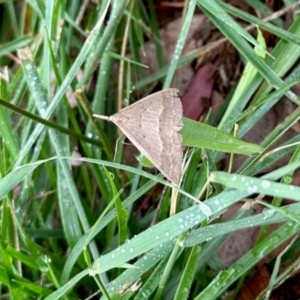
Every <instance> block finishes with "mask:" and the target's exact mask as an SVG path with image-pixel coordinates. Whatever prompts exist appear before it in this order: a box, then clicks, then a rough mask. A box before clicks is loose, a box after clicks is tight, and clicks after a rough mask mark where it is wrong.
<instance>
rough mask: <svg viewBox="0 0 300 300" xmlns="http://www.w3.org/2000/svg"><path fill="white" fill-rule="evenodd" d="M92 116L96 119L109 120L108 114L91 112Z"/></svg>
mask: <svg viewBox="0 0 300 300" xmlns="http://www.w3.org/2000/svg"><path fill="white" fill-rule="evenodd" d="M93 117H95V118H97V119H102V120H106V121H110V117H108V116H103V115H98V114H93Z"/></svg>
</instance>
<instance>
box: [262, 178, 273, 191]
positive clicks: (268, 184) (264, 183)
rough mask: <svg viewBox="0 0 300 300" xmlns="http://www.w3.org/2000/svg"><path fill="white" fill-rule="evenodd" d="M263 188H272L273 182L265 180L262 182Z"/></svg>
mask: <svg viewBox="0 0 300 300" xmlns="http://www.w3.org/2000/svg"><path fill="white" fill-rule="evenodd" d="M261 186H262V187H263V188H264V189H267V188H269V187H270V186H271V182H270V181H269V180H263V181H262V182H261Z"/></svg>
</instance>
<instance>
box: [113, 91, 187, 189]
mask: <svg viewBox="0 0 300 300" xmlns="http://www.w3.org/2000/svg"><path fill="white" fill-rule="evenodd" d="M109 120H110V121H112V122H113V123H115V124H116V125H117V126H118V127H119V128H120V129H121V131H122V132H123V133H124V134H125V135H126V136H127V137H128V139H129V140H130V141H131V142H132V143H133V145H134V146H135V147H136V148H137V149H138V150H139V151H140V152H141V153H142V154H144V155H145V156H146V157H147V158H148V159H149V160H150V161H151V162H152V163H153V164H154V165H155V167H156V168H157V169H158V170H159V171H160V172H161V173H162V174H164V175H165V176H166V177H167V178H168V179H169V180H170V181H172V182H173V183H175V184H178V183H179V181H180V176H181V168H182V136H181V134H179V133H178V131H179V130H180V129H181V128H182V126H183V124H182V104H181V100H180V98H179V97H178V90H177V89H166V90H163V91H160V92H158V93H155V94H152V95H150V96H147V97H145V98H143V99H142V100H140V101H138V102H136V103H134V104H132V105H130V106H128V107H126V108H124V109H122V110H120V111H119V112H118V113H116V114H114V115H113V116H111V117H110V118H109Z"/></svg>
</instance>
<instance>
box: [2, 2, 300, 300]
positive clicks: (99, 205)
mask: <svg viewBox="0 0 300 300" xmlns="http://www.w3.org/2000/svg"><path fill="white" fill-rule="evenodd" d="M82 2H83V1H77V0H75V1H69V2H68V3H66V1H56V2H54V1H34V0H32V1H27V2H25V1H9V0H7V1H0V11H1V13H2V15H1V18H0V26H1V27H0V30H1V35H0V66H1V75H2V76H1V78H0V80H1V82H0V138H1V140H0V141H1V142H0V147H1V148H0V149H1V151H0V155H1V159H0V196H1V197H0V199H1V202H0V205H1V210H0V219H1V222H0V224H1V225H0V298H1V299H2V298H3V299H4V298H9V299H47V300H49V299H99V298H100V297H102V298H103V299H220V297H221V296H223V295H225V294H226V293H228V292H230V293H231V295H233V296H232V299H234V295H235V294H236V293H238V290H239V288H240V287H241V286H243V284H244V282H245V280H246V278H247V276H248V275H249V274H252V270H253V267H254V266H255V265H256V264H257V263H258V262H259V261H260V260H261V259H262V258H264V257H266V256H267V255H268V254H269V253H270V252H271V251H272V250H273V249H275V248H277V247H279V246H280V245H282V243H284V242H285V241H288V240H289V238H291V237H293V236H294V235H295V234H296V233H298V231H299V229H300V218H299V217H298V215H299V213H300V206H299V205H298V203H297V201H299V200H300V198H299V195H300V193H299V187H297V186H292V185H291V182H292V179H293V176H294V173H295V170H297V168H299V167H300V163H299V156H300V152H299V146H298V143H299V140H300V135H299V134H297V135H295V136H294V137H293V138H292V139H290V140H289V141H287V142H286V143H285V144H279V145H278V144H277V145H276V146H277V147H280V149H279V150H278V151H277V152H270V150H271V149H272V147H273V146H274V143H275V142H278V140H279V138H280V137H282V136H283V135H284V134H285V133H286V131H287V130H288V129H290V128H291V127H292V126H293V125H294V124H295V123H296V122H298V120H299V118H300V110H299V108H297V109H295V110H294V111H293V112H291V113H290V115H288V116H287V118H286V119H284V120H283V121H282V123H279V124H277V126H276V127H275V128H274V129H273V130H272V131H271V132H270V133H269V134H268V135H267V136H265V138H264V140H263V141H262V143H261V144H260V147H257V146H255V145H251V144H250V145H249V144H247V145H246V144H243V142H241V141H239V140H238V139H234V138H232V140H234V141H236V143H237V144H234V147H233V148H238V147H243V146H244V145H245V147H246V146H247V147H248V146H249V147H250V148H251V147H253V148H251V149H250V150H247V151H248V152H243V153H247V154H249V153H254V152H255V153H257V152H258V151H259V153H258V154H256V155H253V156H250V157H248V158H247V160H246V161H245V162H244V163H243V165H241V166H240V168H239V170H238V171H237V172H236V174H230V173H229V172H227V170H223V169H220V164H219V161H220V159H221V158H222V157H223V156H224V151H229V152H237V151H234V149H232V148H230V147H229V146H228V145H226V143H225V144H224V145H222V143H224V140H226V139H227V138H228V134H232V132H233V130H234V125H235V124H236V123H237V124H238V125H239V129H238V132H237V137H238V138H242V137H243V136H244V135H245V134H246V133H247V132H248V131H249V130H250V129H251V128H252V127H253V126H254V125H255V124H256V123H257V122H258V121H259V120H260V119H261V118H264V115H265V114H266V113H267V112H268V111H269V110H270V109H271V108H272V107H273V106H274V105H275V104H276V103H277V102H278V101H279V100H280V98H281V97H282V96H283V95H284V96H286V97H287V98H288V99H289V100H290V101H292V102H293V103H294V104H296V105H297V106H298V105H299V103H300V101H299V100H300V99H299V97H298V96H297V95H295V94H294V92H293V91H292V89H291V87H292V86H293V85H295V84H297V83H299V81H300V80H299V78H300V68H299V66H298V65H297V64H296V62H297V61H298V60H299V56H300V38H299V36H300V18H299V17H298V16H296V15H295V16H294V19H293V22H292V24H291V26H290V28H289V29H288V30H284V29H283V28H282V26H283V25H282V24H284V17H285V15H282V16H280V17H278V18H277V19H276V20H274V22H270V23H267V22H265V21H264V20H263V19H258V18H257V17H255V16H254V15H249V14H248V13H246V12H243V11H240V10H239V9H237V8H234V7H231V6H230V5H228V4H226V3H223V2H222V1H219V0H215V1H211V0H209V1H208V0H201V1H200V0H191V1H186V3H185V4H186V7H185V8H184V9H183V10H182V11H183V12H184V14H183V18H182V27H181V32H180V34H179V38H178V42H177V45H176V48H175V51H174V53H173V58H172V61H171V63H170V64H166V62H165V61H164V59H163V51H164V49H163V48H162V46H161V44H160V34H159V24H158V15H157V10H156V9H155V7H154V1H153V0H149V1H139V0H135V2H133V1H129V0H124V1H119V0H111V1H109V0H105V1H99V2H100V4H97V5H96V4H94V3H93V2H89V6H88V9H87V10H86V11H85V13H84V15H83V18H82V19H80V20H79V21H78V19H77V18H78V15H79V14H80V11H81V10H83V9H84V7H83V3H82ZM224 2H226V1H224ZM247 2H249V4H250V2H251V6H254V8H255V9H256V10H257V11H260V13H261V15H262V16H264V17H265V16H268V15H269V14H270V13H271V12H270V11H269V9H268V8H267V7H266V6H265V5H264V4H263V2H261V1H258V0H257V1H247ZM285 2H288V1H285ZM290 2H291V3H292V2H293V1H289V3H290ZM145 3H147V4H149V7H148V6H147V7H146V6H145ZM197 7H199V8H200V9H201V10H202V11H203V13H205V15H206V16H207V17H208V18H209V19H210V20H211V21H212V23H213V24H214V25H215V26H216V27H217V28H218V29H219V30H220V32H221V33H222V34H223V35H224V37H225V38H227V39H228V40H229V42H230V43H231V44H232V45H233V46H234V47H235V48H236V49H237V50H238V52H239V53H240V55H241V56H242V58H243V60H244V62H245V71H244V74H243V75H242V76H241V77H240V80H239V82H238V83H237V86H236V89H235V90H234V91H233V92H232V93H231V95H232V96H231V98H230V101H228V105H227V106H226V107H222V108H221V109H224V112H223V113H220V114H219V116H221V117H219V118H217V117H215V118H214V120H213V122H214V125H216V126H215V127H217V128H218V129H220V131H216V129H209V126H207V125H211V124H210V119H208V121H207V123H208V124H207V125H206V124H200V125H199V126H197V125H195V124H194V123H192V122H191V121H189V120H187V119H185V120H184V124H185V128H184V130H183V131H182V134H183V135H184V136H183V141H184V145H185V146H194V148H192V149H190V151H188V152H187V154H186V156H185V161H186V168H185V175H184V178H183V181H182V184H181V186H180V187H179V188H177V187H175V186H174V185H173V184H171V183H170V182H168V181H166V180H164V179H163V178H162V176H161V175H159V174H158V175H153V174H152V173H149V172H148V171H149V170H145V171H144V170H142V168H141V166H139V167H132V166H128V165H127V164H124V163H122V158H123V156H124V155H123V151H124V143H122V141H119V142H118V141H117V139H118V137H119V131H118V130H117V128H116V127H115V126H113V125H112V124H109V123H106V122H104V121H99V120H96V119H95V118H93V117H92V115H93V113H97V114H104V115H110V114H113V113H115V112H116V111H118V110H119V109H120V108H121V107H124V101H123V99H124V98H126V99H130V101H131V102H133V101H136V100H137V97H135V96H134V95H135V93H132V89H133V87H134V88H135V90H136V91H138V93H139V96H140V97H139V98H142V97H143V96H146V95H147V94H149V93H150V92H151V91H152V90H153V86H155V85H159V86H161V87H163V88H168V87H171V85H172V80H173V77H174V73H175V71H176V70H177V69H178V68H180V66H182V65H184V64H187V63H191V62H192V61H193V60H194V59H195V58H196V57H199V56H201V55H203V54H204V53H205V47H201V48H199V49H195V50H194V51H192V52H191V53H189V54H187V55H184V56H183V55H182V50H183V47H184V45H185V43H186V38H187V34H188V31H189V26H190V24H191V20H192V18H193V15H194V14H195V9H196V8H197ZM298 9H299V6H298ZM294 10H295V8H294ZM232 15H234V16H236V17H237V19H236V18H232ZM239 18H240V19H243V20H245V21H247V22H248V23H249V24H250V25H252V26H255V25H257V26H258V27H259V29H264V30H266V31H269V32H271V33H273V34H274V35H276V36H277V37H278V42H277V44H276V46H275V48H274V49H273V50H272V51H271V52H267V50H266V49H265V46H264V40H263V38H261V37H258V38H257V39H256V37H255V36H252V35H250V34H249V32H248V31H247V30H245V28H243V27H241V26H240V24H239V22H238V21H237V20H238V19H239ZM258 36H259V35H258ZM149 38H150V39H151V40H153V42H154V45H155V51H156V55H157V61H158V65H159V66H160V68H159V71H157V72H156V73H154V74H151V75H149V76H147V77H145V76H144V75H143V68H144V67H145V66H144V65H143V64H142V61H141V53H140V51H139V49H140V48H143V47H144V43H145V40H146V39H149ZM128 53H130V57H129V56H128ZM125 56H126V57H125ZM66 93H68V94H66ZM67 95H68V96H67ZM70 95H72V96H71V97H75V96H76V99H77V106H76V108H73V107H72V106H71V105H70V102H69V99H70ZM216 116H218V114H216ZM206 126H207V127H206ZM201 130H202V132H203V134H202V133H201ZM210 130H212V131H210ZM212 134H216V135H219V136H218V140H222V143H217V144H214V142H215V140H210V139H209V138H210V135H212ZM201 137H202V138H201ZM116 144H117V147H115V145H116ZM285 145H287V146H288V147H283V146H285ZM75 147H77V148H78V150H79V152H80V154H81V156H82V157H81V158H79V159H77V162H80V163H81V165H80V166H78V167H75V166H73V165H72V159H71V158H72V152H73V150H74V148H75ZM202 147H205V149H204V148H202ZM115 149H116V150H115ZM247 149H248V148H247ZM260 150H261V151H260ZM287 155H290V160H289V163H288V164H287V165H286V166H284V167H281V168H278V169H275V170H274V171H272V172H270V173H268V174H264V175H263V176H261V173H260V172H261V171H262V170H263V169H264V168H266V167H267V166H270V165H272V164H274V163H275V162H277V161H278V160H279V159H281V158H282V157H285V156H287ZM233 159H234V157H233ZM157 183H160V184H161V185H160V186H161V188H160V189H158V190H157V189H155V187H156V184H157ZM257 194H259V197H258V198H259V203H261V204H262V205H265V210H264V211H263V212H262V213H260V214H258V215H254V216H252V215H251V214H250V211H251V209H248V210H245V211H242V212H239V213H237V214H236V215H235V216H234V217H233V218H232V219H231V220H229V221H227V222H222V219H221V218H220V216H221V215H222V214H223V213H224V212H225V211H227V210H228V208H229V207H230V206H231V205H232V204H234V203H236V202H238V201H240V200H243V199H245V198H250V197H252V199H256V198H255V196H256V195H257ZM149 195H152V196H149ZM266 195H268V196H269V199H270V197H271V199H272V201H271V202H270V201H267V199H266ZM148 196H149V197H150V198H151V199H152V201H156V202H155V203H153V202H150V204H149V206H150V207H148V209H147V210H146V211H145V212H143V213H142V214H141V215H139V214H137V213H136V211H137V209H138V207H140V205H141V202H142V201H143V200H144V199H146V198H147V197H148ZM284 198H289V199H293V200H295V203H294V204H290V205H287V206H284V207H281V203H282V200H283V199H284ZM198 199H201V200H203V201H202V202H200V201H199V200H198ZM251 202H254V200H251ZM279 222H281V223H282V226H280V227H279V228H278V229H277V230H275V231H274V232H273V233H272V234H271V235H266V231H267V229H268V227H269V225H271V224H274V223H279ZM254 226H260V228H261V229H260V234H259V237H258V239H257V241H256V243H255V245H254V247H253V248H252V249H251V250H250V251H249V252H248V253H246V254H245V255H244V256H243V257H241V258H240V259H239V260H238V261H237V262H236V263H234V264H233V265H232V266H230V267H228V268H225V267H222V266H221V268H219V267H217V266H216V264H215V263H213V260H214V256H215V252H216V249H217V248H218V246H219V245H220V244H221V243H222V242H223V241H224V239H225V237H226V236H227V235H228V234H230V233H231V232H233V231H235V230H237V229H243V228H248V227H254ZM293 242H294V243H293V244H290V251H287V252H286V253H285V255H284V256H281V255H279V256H278V257H277V259H276V260H275V262H272V263H273V265H271V266H272V268H271V269H272V270H273V271H272V274H271V276H272V277H271V281H270V284H269V287H267V288H266V290H265V291H264V292H262V293H266V292H267V291H268V289H270V290H273V289H274V288H275V287H276V286H277V285H278V284H279V283H280V282H282V280H283V279H284V278H288V277H289V275H290V273H291V272H292V270H293V267H295V266H297V265H298V264H299V263H298V261H297V260H292V259H293V255H295V253H297V252H299V241H298V240H297V239H295V240H293ZM287 258H288V259H291V260H292V264H291V265H290V266H289V268H288V269H286V270H285V272H283V273H280V272H279V269H280V264H281V263H282V262H284V261H285V260H286V259H287ZM91 295H94V296H93V297H91V298H88V297H89V296H91ZM262 295H263V294H262Z"/></svg>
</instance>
